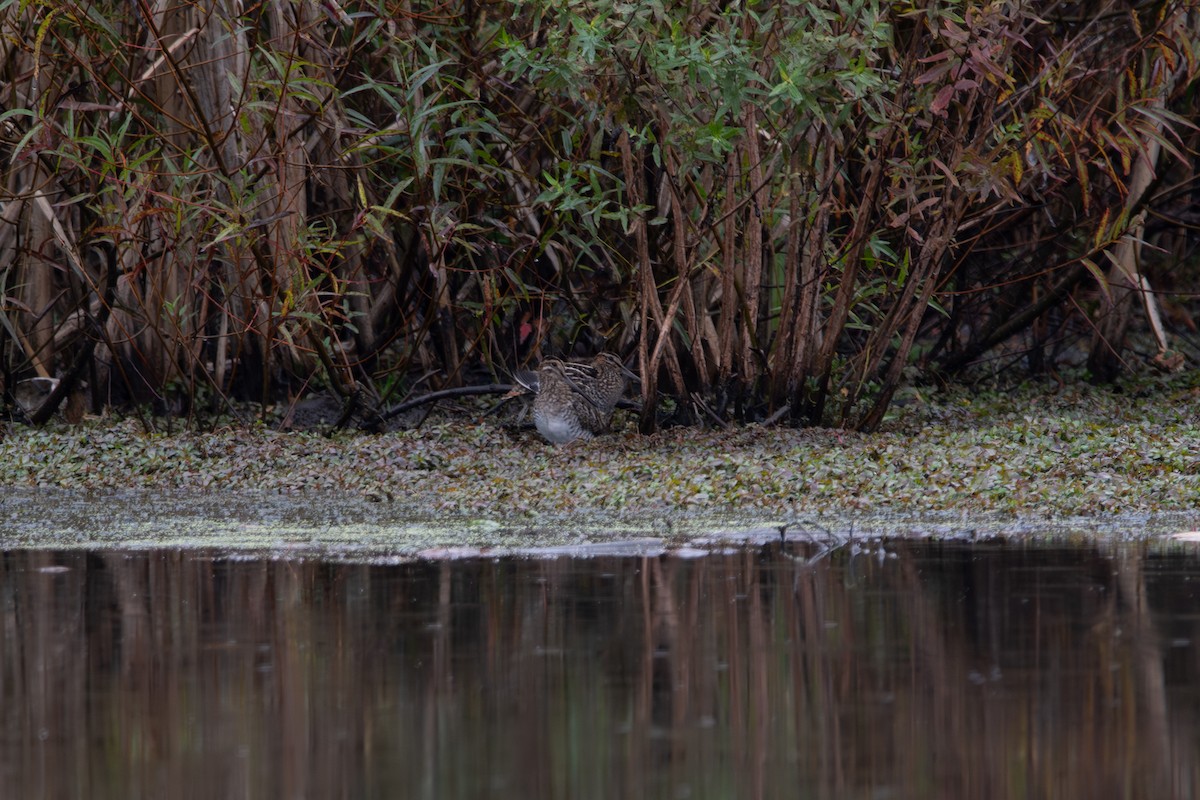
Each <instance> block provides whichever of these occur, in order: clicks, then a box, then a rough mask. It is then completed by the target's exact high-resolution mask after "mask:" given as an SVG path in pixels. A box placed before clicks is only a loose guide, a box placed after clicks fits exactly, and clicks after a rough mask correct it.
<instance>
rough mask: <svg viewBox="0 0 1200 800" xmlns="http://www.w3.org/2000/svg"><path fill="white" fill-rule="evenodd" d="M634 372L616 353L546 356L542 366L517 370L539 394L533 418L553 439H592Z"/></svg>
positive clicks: (520, 380) (519, 378)
mask: <svg viewBox="0 0 1200 800" xmlns="http://www.w3.org/2000/svg"><path fill="white" fill-rule="evenodd" d="M630 377H635V376H634V375H633V373H631V372H630V371H629V370H627V369H625V366H624V365H623V364H622V363H621V359H619V358H617V357H616V356H615V355H613V354H612V353H601V354H600V355H598V356H596V357H595V358H593V359H591V360H590V361H560V360H559V359H557V358H547V359H546V360H544V361H543V362H542V363H541V364H539V365H538V369H537V372H518V373H517V375H516V378H517V382H518V383H520V384H521V385H522V386H524V387H525V388H526V389H528V390H529V391H531V392H533V394H534V399H533V424H534V425H536V426H537V429H538V433H540V434H542V436H544V437H546V439H547V440H548V441H550V442H552V443H554V444H565V443H567V442H571V441H574V440H576V439H591V438H592V437H593V436H595V435H596V434H597V433H600V432H601V431H603V430H605V429H606V428H607V427H608V424H609V422H611V421H612V414H613V409H614V408H616V406H617V401H618V400H620V399H621V395H623V394H625V387H626V386H627V385H628V378H630Z"/></svg>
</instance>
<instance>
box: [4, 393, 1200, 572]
mask: <svg viewBox="0 0 1200 800" xmlns="http://www.w3.org/2000/svg"><path fill="white" fill-rule="evenodd" d="M1195 405H1196V391H1195V389H1194V388H1192V387H1191V386H1190V385H1187V384H1183V383H1181V382H1179V381H1176V382H1175V383H1162V384H1154V383H1150V384H1145V385H1142V386H1141V387H1138V388H1136V389H1129V388H1127V389H1125V390H1123V391H1109V390H1103V391H1102V390H1098V389H1093V388H1090V387H1081V388H1075V389H1072V388H1067V389H1066V390H1064V391H1061V392H1059V393H1057V394H1054V395H1046V394H1045V393H1044V390H1043V391H1040V392H1039V391H1034V390H1027V391H1026V392H1024V393H1022V392H1017V393H1007V394H997V393H992V394H971V393H968V392H966V391H959V392H957V393H948V394H941V395H936V396H925V395H922V394H920V393H916V392H913V393H911V395H910V396H909V397H908V398H906V401H905V404H904V405H903V407H902V408H900V409H899V410H898V411H897V414H896V415H895V416H894V418H893V419H891V420H890V421H889V422H888V424H887V425H886V426H885V427H884V429H883V430H881V431H880V432H878V433H875V434H870V435H864V434H856V433H850V432H843V431H832V430H818V429H791V428H763V427H756V426H751V427H745V428H739V429H734V430H730V431H704V430H697V429H683V428H681V429H671V430H667V431H664V432H662V433H660V434H658V435H655V436H650V437H643V436H639V435H638V434H636V432H634V430H633V426H632V422H631V421H630V420H626V421H625V422H626V424H624V425H623V426H619V429H618V430H617V431H616V432H614V433H613V434H611V435H608V436H604V437H600V438H598V439H596V440H595V441H592V442H586V443H579V444H577V445H573V446H569V447H565V448H555V447H552V446H550V445H547V444H546V443H544V442H543V441H541V440H540V439H539V438H538V436H537V435H536V433H534V432H533V431H532V430H529V429H528V428H527V427H523V426H522V425H519V424H499V423H497V422H495V421H494V420H491V419H483V420H480V419H478V417H477V415H475V414H471V413H464V412H461V411H460V412H458V413H453V412H446V413H441V414H440V415H438V416H437V418H436V419H435V421H433V422H431V423H429V424H426V425H425V426H423V427H421V428H419V429H416V430H409V431H399V432H394V433H388V434H382V435H365V434H356V433H337V434H335V435H333V436H325V435H322V434H320V433H283V432H278V431H274V430H271V429H269V428H268V427H265V426H264V427H258V428H251V429H246V428H234V427H224V428H220V427H219V428H216V429H214V430H209V431H196V430H190V431H182V432H176V433H160V432H150V433H148V432H147V431H146V430H145V429H144V428H143V427H142V426H141V425H139V424H138V423H137V422H136V421H133V420H128V419H126V420H118V419H96V420H90V421H88V422H87V423H86V424H84V425H76V426H67V425H61V426H50V427H47V428H39V429H32V428H26V427H21V426H15V425H10V426H8V428H7V430H6V435H5V437H4V440H3V441H0V491H2V492H3V494H2V495H0V496H2V497H3V503H2V504H0V520H2V521H3V523H2V524H3V536H4V540H5V542H6V543H7V544H8V545H9V546H12V545H14V544H21V543H22V542H24V541H26V540H29V541H33V540H38V541H48V540H47V539H45V538H43V537H50V538H52V539H55V538H56V540H57V541H58V542H59V543H60V544H62V545H68V546H69V545H70V544H71V542H72V541H78V542H80V543H91V544H110V545H115V544H117V543H119V542H125V543H127V544H131V545H133V546H143V545H146V546H149V545H154V544H162V545H194V546H204V545H209V544H211V545H213V546H222V547H224V546H228V547H234V548H256V547H263V548H266V549H275V548H287V547H292V546H295V547H299V548H303V547H307V546H318V547H331V548H338V547H346V548H350V549H355V548H365V549H368V550H373V551H379V552H391V551H395V552H403V553H411V552H417V551H421V550H427V549H429V548H442V547H455V546H463V547H467V548H477V547H497V548H502V549H520V548H523V547H526V546H551V547H558V546H575V545H578V544H581V543H585V542H597V541H604V542H612V541H627V540H644V539H649V540H653V541H655V542H660V541H661V542H665V543H670V544H678V543H680V542H687V541H691V540H695V539H699V540H704V539H705V537H717V538H721V537H724V536H733V537H734V538H738V537H744V536H746V535H749V536H752V537H753V536H760V535H761V536H766V535H778V533H777V530H778V527H779V526H780V525H785V524H788V525H790V526H791V527H789V529H788V531H790V532H792V533H796V535H822V536H824V535H826V534H824V533H821V532H822V531H828V532H829V534H828V535H829V536H832V537H835V538H836V537H845V536H846V535H848V534H849V532H850V531H851V530H855V531H857V532H858V533H860V534H863V535H866V534H872V535H873V534H875V533H890V534H904V535H909V534H920V533H921V532H923V531H924V532H928V533H936V534H938V535H972V534H971V532H972V531H975V532H978V533H990V532H1001V533H1005V532H1009V533H1011V532H1017V533H1035V532H1037V531H1042V532H1057V533H1064V534H1071V533H1074V532H1079V533H1083V534H1089V533H1119V534H1121V535H1135V536H1138V535H1150V534H1152V533H1163V532H1168V533H1169V532H1174V531H1179V530H1186V529H1192V528H1195V527H1200V522H1198V520H1200V435H1198V431H1197V427H1196V424H1195V416H1196V414H1195V412H1194V410H1193V409H1194V407H1195ZM772 531H775V533H772ZM747 532H749V533H747Z"/></svg>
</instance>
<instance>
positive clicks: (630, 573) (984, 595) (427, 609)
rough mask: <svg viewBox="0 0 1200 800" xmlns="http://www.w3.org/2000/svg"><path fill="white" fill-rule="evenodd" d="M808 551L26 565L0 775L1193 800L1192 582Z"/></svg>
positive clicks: (328, 792)
mask: <svg viewBox="0 0 1200 800" xmlns="http://www.w3.org/2000/svg"><path fill="white" fill-rule="evenodd" d="M791 547H793V546H792V545H789V548H791ZM794 555H798V553H796V552H789V553H782V552H780V550H779V549H778V548H767V549H763V550H744V551H737V552H731V553H728V554H723V555H716V556H711V557H707V558H701V559H695V560H689V559H679V558H672V557H663V558H650V559H640V558H637V559H635V558H594V559H585V560H578V559H576V560H572V559H557V560H544V561H538V560H514V559H500V560H477V561H463V562H447V563H440V564H431V563H417V564H405V565H391V566H372V565H332V564H325V563H320V562H316V561H296V562H291V561H254V560H250V561H237V560H234V561H230V560H221V559H216V560H214V559H213V558H211V557H209V556H207V555H204V554H194V553H178V552H174V553H149V554H132V555H126V554H116V553H114V554H104V555H95V554H79V553H70V554H64V553H47V552H11V553H8V554H6V555H5V556H4V559H3V562H0V591H2V599H3V606H2V607H3V617H2V624H3V637H2V639H0V647H2V650H0V715H2V716H0V719H2V720H3V729H2V731H0V743H2V747H0V780H3V785H4V786H5V787H6V794H8V792H10V791H11V792H12V796H27V797H127V798H135V797H166V796H171V797H224V798H238V797H283V796H287V797H355V798H358V797H429V798H453V797H521V798H538V797H572V798H576V797H598V798H599V797H603V798H612V797H623V798H624V797H680V796H690V797H714V798H715V797H764V798H765V797H789V798H790V797H831V798H843V797H878V796H888V797H945V798H992V797H995V798H1010V797H1011V798H1015V797H1021V798H1026V797H1073V798H1074V797H1087V798H1105V797H1131V798H1169V797H1179V798H1183V797H1191V796H1193V795H1194V793H1195V792H1196V791H1197V789H1198V788H1200V766H1198V762H1197V755H1196V751H1197V748H1196V741H1197V738H1198V734H1200V725H1198V721H1200V720H1198V717H1200V702H1198V700H1200V685H1198V684H1197V682H1196V680H1195V676H1196V675H1197V674H1200V670H1198V667H1200V647H1198V646H1197V641H1200V630H1198V628H1200V613H1197V611H1196V602H1195V589H1194V584H1195V583H1196V579H1195V577H1194V576H1196V574H1197V570H1196V565H1197V562H1196V560H1195V559H1194V558H1188V557H1187V556H1186V555H1181V554H1175V555H1162V554H1159V555H1151V554H1148V553H1147V552H1146V551H1145V550H1144V548H1143V547H1142V546H1131V547H1128V548H1124V547H1123V548H1119V549H1100V550H1097V549H1082V548H1077V549H1071V550H1045V549H1035V548H1031V549H1027V548H1022V547H1013V546H1007V547H1006V546H999V545H991V546H986V547H979V548H974V549H972V548H968V547H964V546H959V545H936V544H935V545H929V544H912V545H893V546H891V552H890V553H889V554H887V555H885V556H884V557H879V554H867V555H858V556H851V555H850V553H849V552H848V551H842V552H837V553H834V554H833V555H832V556H830V557H828V558H825V559H823V560H821V561H818V562H816V563H814V564H807V563H805V562H804V561H803V559H796V558H793V557H792V556H794Z"/></svg>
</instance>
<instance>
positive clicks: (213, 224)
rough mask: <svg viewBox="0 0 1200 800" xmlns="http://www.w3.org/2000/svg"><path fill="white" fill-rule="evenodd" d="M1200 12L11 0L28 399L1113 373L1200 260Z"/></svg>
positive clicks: (16, 312) (882, 395)
mask: <svg viewBox="0 0 1200 800" xmlns="http://www.w3.org/2000/svg"><path fill="white" fill-rule="evenodd" d="M1035 12H1037V13H1035ZM1195 13H1196V8H1195V4H1194V2H1185V3H1177V4H1168V5H1163V4H1160V3H1150V2H1144V1H1143V0H1113V2H1109V3H1106V4H1104V5H1103V7H1102V8H1101V9H1092V8H1090V7H1089V8H1086V9H1085V8H1084V6H1082V5H1079V4H1070V3H1068V4H1059V5H1056V6H1054V7H1053V8H1049V9H1043V8H1040V7H1039V8H1037V9H1034V8H1032V7H1030V6H1027V5H1021V4H1016V5H1014V4H997V3H990V4H988V3H985V4H978V3H977V4H968V5H967V6H965V7H963V6H961V5H960V4H945V3H941V2H936V0H923V1H922V2H915V3H884V2H879V0H866V1H865V2H864V1H863V0H853V2H852V1H851V0H819V1H818V2H814V3H790V2H784V3H779V4H770V5H768V6H764V7H758V6H754V5H750V6H745V7H743V6H741V5H736V4H735V5H732V6H729V7H721V6H717V5H712V6H705V7H697V6H695V5H694V4H677V3H675V4H673V3H666V4H664V3H635V4H625V5H621V4H615V5H614V4H593V3H587V2H567V3H564V2H561V1H560V0H555V1H554V2H544V1H543V0H534V1H533V2H524V3H519V4H505V3H499V4H484V5H483V6H476V5H462V6H456V5H454V4H451V5H449V6H446V5H438V6H436V7H434V6H429V7H424V6H420V5H413V4H412V3H407V2H391V3H385V4H382V5H376V6H371V5H370V4H367V5H365V6H360V4H357V3H345V4H338V3H333V2H330V3H321V4H313V3H299V4H297V3H293V2H285V0H267V2H264V3H258V4H252V5H251V6H248V7H247V8H246V10H244V11H243V10H242V9H241V7H240V6H237V5H236V4H230V3H226V2H217V3H213V4H207V5H205V4H195V3H182V4H175V5H162V6H151V5H145V4H141V5H139V4H133V5H131V4H128V3H114V2H111V0H109V1H106V2H104V1H102V2H97V3H77V2H62V3H54V4H46V3H7V4H4V5H3V6H2V7H0V30H2V31H3V34H4V35H3V37H2V41H3V42H4V45H3V48H4V50H3V52H4V53H5V61H6V63H7V64H8V65H9V70H8V71H9V75H10V78H11V79H10V80H8V81H6V82H4V83H3V87H4V88H3V91H2V94H0V108H3V109H4V112H3V113H2V114H0V156H3V159H2V162H3V164H4V165H5V166H4V167H3V178H4V185H3V188H2V189H0V192H2V194H0V201H2V202H3V204H4V206H3V212H2V215H3V225H0V300H2V304H0V323H2V324H0V362H2V366H3V378H4V381H5V389H4V390H5V393H6V395H11V393H12V391H13V389H12V385H13V384H14V383H15V382H16V381H18V380H21V379H25V378H30V377H35V376H38V377H42V378H51V377H59V376H62V375H64V374H68V375H69V374H71V373H70V370H69V369H68V365H70V364H71V363H72V356H73V354H75V353H77V352H79V350H80V348H82V347H84V346H85V345H84V342H85V341H88V340H92V341H95V340H98V341H99V342H100V344H101V346H100V347H97V348H96V351H95V358H94V359H88V360H89V361H91V362H93V363H91V364H90V365H89V370H88V374H87V375H86V376H85V377H87V378H88V382H89V384H90V386H91V392H92V396H91V402H92V403H93V405H102V404H106V403H109V402H114V401H115V402H120V401H133V402H137V403H146V402H151V401H152V402H154V403H156V404H157V405H158V406H159V407H160V408H161V409H164V410H167V409H178V408H179V406H180V404H181V403H182V404H184V405H187V404H194V403H196V402H197V401H202V400H203V401H207V402H209V403H212V404H214V405H217V406H223V405H226V404H227V403H228V402H229V401H231V400H232V399H236V398H250V399H255V400H259V401H261V402H262V403H263V404H264V406H265V405H266V404H267V403H269V402H271V401H273V400H275V399H278V398H279V397H281V396H284V395H288V396H292V397H294V396H297V395H299V394H301V393H303V392H304V391H306V390H307V389H308V388H310V387H311V386H313V385H315V384H322V385H325V386H328V387H330V388H331V389H333V390H335V391H336V392H337V393H338V394H339V395H342V396H345V397H350V396H355V397H363V396H366V397H368V398H370V399H371V400H372V401H376V400H379V399H380V398H379V395H380V394H388V393H394V392H399V393H404V392H407V391H411V389H412V388H413V387H414V385H415V381H418V380H426V381H431V382H433V383H435V384H441V385H457V384H460V383H462V382H475V381H477V379H480V378H482V377H483V376H484V375H485V374H487V373H489V372H490V373H493V374H495V373H503V372H505V371H511V370H512V369H513V368H515V367H517V366H519V365H523V364H526V363H528V362H529V361H530V360H532V359H536V358H537V357H539V356H540V355H543V354H545V355H560V354H564V353H570V352H571V351H574V350H579V351H584V352H585V353H590V352H591V351H594V350H597V349H600V348H602V347H605V346H607V347H608V348H609V349H613V350H619V351H620V352H621V353H622V354H623V355H631V354H633V353H636V355H637V361H638V362H639V367H640V371H641V372H643V373H644V375H645V381H644V382H643V386H642V389H643V393H644V397H643V400H644V416H643V423H642V427H643V429H645V430H649V429H650V428H652V427H653V425H654V421H655V413H654V412H655V409H656V402H657V398H658V396H659V395H658V389H660V388H661V389H663V390H665V392H666V393H667V394H669V395H671V396H673V397H674V398H675V400H677V401H679V402H678V403H677V405H676V406H675V408H676V409H677V414H678V415H679V416H680V417H682V418H688V417H690V416H692V415H693V413H694V412H693V409H694V408H700V407H701V406H699V405H694V404H693V403H691V402H689V400H691V399H695V400H696V401H697V404H698V403H704V406H703V408H706V409H707V412H706V414H705V416H707V417H712V416H717V417H720V418H722V419H725V418H730V417H740V418H743V419H750V420H753V419H762V418H765V417H767V416H768V415H771V414H775V413H779V414H781V415H786V416H789V417H790V418H792V419H794V420H797V421H805V422H811V423H834V424H840V425H844V426H852V427H861V428H868V429H869V428H874V427H876V426H877V425H878V424H879V423H880V422H881V421H882V418H883V415H884V413H885V411H886V409H887V407H888V405H889V403H890V402H891V399H892V397H893V394H894V392H895V391H896V389H897V387H898V386H899V385H900V383H901V381H902V380H903V379H904V378H905V375H906V371H908V372H911V373H914V374H918V375H929V374H931V373H934V372H945V373H955V372H958V371H961V370H962V369H965V368H966V367H968V366H969V365H970V364H972V363H973V362H974V361H976V360H977V359H978V358H979V357H980V356H981V355H982V354H983V353H985V352H986V351H989V350H992V349H994V348H995V347H997V346H999V345H1003V344H1005V343H1007V342H1014V341H1015V342H1017V345H1016V348H1015V352H1018V353H1023V354H1026V355H1027V356H1028V361H1029V363H1030V365H1031V366H1032V367H1034V368H1035V369H1037V368H1045V367H1048V366H1051V367H1052V366H1053V361H1054V358H1055V356H1056V354H1057V353H1058V351H1059V350H1060V349H1061V347H1062V345H1063V342H1064V338H1063V337H1064V336H1065V335H1067V332H1069V331H1070V330H1071V329H1072V328H1073V327H1074V328H1075V329H1076V330H1086V331H1092V330H1093V329H1096V330H1098V331H1099V336H1100V337H1101V338H1102V339H1103V340H1104V341H1106V342H1108V343H1109V344H1110V345H1111V347H1108V346H1101V345H1100V344H1099V343H1097V344H1096V345H1095V346H1093V347H1092V349H1091V360H1090V362H1089V367H1090V368H1091V370H1092V373H1093V374H1094V375H1095V376H1097V377H1101V378H1111V377H1113V376H1114V375H1115V374H1116V373H1117V371H1118V369H1119V368H1120V366H1121V365H1122V363H1123V362H1122V361H1121V357H1122V352H1123V348H1122V342H1123V337H1124V335H1125V329H1126V327H1127V325H1128V323H1129V319H1130V309H1131V308H1132V304H1131V297H1132V294H1131V292H1130V290H1131V289H1134V290H1137V292H1138V293H1141V294H1142V295H1143V303H1144V305H1145V306H1146V309H1147V312H1150V313H1149V314H1148V317H1147V319H1148V320H1151V321H1155V322H1156V323H1158V322H1159V317H1160V316H1161V315H1159V314H1158V313H1157V312H1158V310H1159V309H1158V305H1159V304H1158V303H1157V302H1155V301H1154V299H1153V295H1152V294H1149V293H1146V292H1144V291H1143V290H1145V289H1147V288H1149V287H1150V286H1151V283H1153V285H1154V286H1167V287H1171V288H1178V289H1180V290H1187V289H1189V288H1190V287H1193V285H1194V283H1195V277H1194V275H1192V274H1191V272H1192V270H1191V267H1190V252H1191V250H1190V244H1189V242H1190V240H1191V239H1192V238H1194V237H1190V236H1189V234H1188V232H1187V224H1188V217H1187V214H1188V213H1190V212H1189V211H1188V209H1189V208H1190V207H1191V204H1192V200H1191V195H1192V194H1193V191H1192V188H1191V186H1190V184H1189V183H1188V181H1189V180H1190V179H1191V178H1190V176H1191V174H1192V173H1193V172H1194V157H1193V156H1192V153H1194V152H1195V144H1196V141H1197V140H1196V135H1197V134H1196V129H1195V127H1194V126H1193V125H1192V123H1191V122H1190V121H1189V120H1190V119H1191V118H1192V117H1194V115H1195V108H1194V92H1193V91H1192V89H1193V88H1194V79H1195V75H1196V64H1197V63H1200V62H1198V61H1197V59H1196V58H1195V53H1196V52H1197V49H1198V42H1200V40H1198V39H1197V30H1200V28H1197V26H1196V25H1194V24H1192V22H1190V21H1189V20H1190V19H1191V16H1192V15H1194V14H1195ZM101 240H108V241H111V242H112V243H114V244H115V245H116V247H117V250H118V251H119V253H120V256H119V258H120V265H119V267H120V268H119V277H118V279H117V282H116V286H115V287H110V288H109V289H108V291H110V292H112V293H114V294H115V297H114V298H113V300H112V302H108V301H107V300H106V299H105V291H106V289H105V284H106V283H110V281H108V280H107V279H106V278H105V276H104V268H103V265H102V264H101V263H100V261H101V259H97V258H95V257H94V255H93V253H92V248H91V245H92V244H93V243H95V242H97V241H101ZM1144 242H1149V243H1151V244H1152V245H1153V246H1152V247H1149V248H1143V247H1142V243H1144ZM1096 287H1099V289H1098V290H1097V289H1096ZM101 306H104V307H106V308H107V307H111V309H112V314H111V317H109V316H106V315H102V314H100V313H99V310H100V307H101ZM1084 310H1086V311H1087V312H1088V313H1090V314H1091V315H1092V316H1093V317H1094V324H1093V323H1092V322H1089V323H1086V324H1083V323H1082V319H1081V311H1084ZM1183 311H1184V312H1185V313H1184V315H1185V316H1186V309H1184V310H1183ZM1169 322H1170V320H1169V319H1168V320H1166V322H1165V323H1161V324H1155V325H1154V326H1152V327H1153V332H1154V334H1155V336H1156V337H1157V339H1158V345H1157V347H1158V353H1157V357H1156V358H1157V362H1158V364H1159V365H1160V366H1163V367H1166V368H1170V367H1173V366H1177V365H1178V363H1179V357H1178V354H1177V353H1175V352H1174V351H1173V350H1172V349H1171V348H1170V345H1169V342H1168V340H1167V338H1166V327H1165V325H1166V324H1167V323H1169ZM1076 323H1080V324H1076ZM96 329H100V330H96ZM1099 341H1100V340H1099V339H1098V340H1097V342H1099ZM918 345H919V346H920V349H919V350H918V349H916V348H918ZM422 376H423V377H422ZM72 382H73V381H72ZM434 388H437V387H436V386H435V387H434ZM360 389H363V390H365V391H362V392H360V391H358V390H360ZM62 394H67V391H66V390H64V392H63V393H62Z"/></svg>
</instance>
